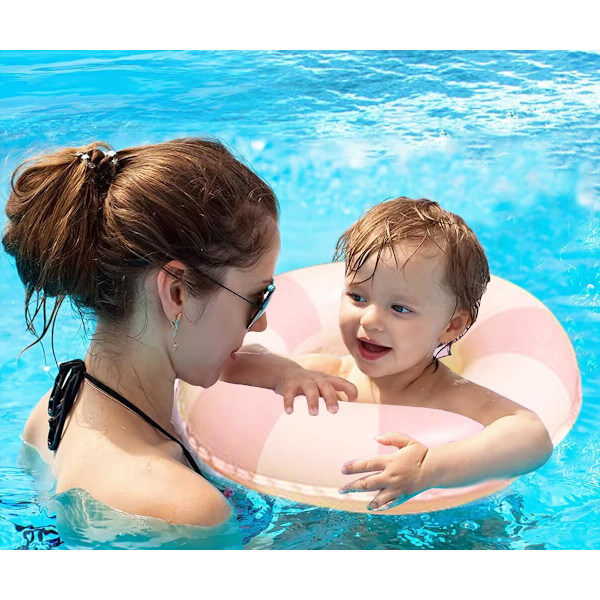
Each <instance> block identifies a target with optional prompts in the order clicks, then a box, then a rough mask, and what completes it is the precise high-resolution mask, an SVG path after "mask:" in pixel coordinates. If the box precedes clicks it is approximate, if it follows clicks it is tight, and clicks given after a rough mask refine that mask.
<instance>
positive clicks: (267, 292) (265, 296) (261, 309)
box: [202, 273, 276, 329]
mask: <svg viewBox="0 0 600 600" xmlns="http://www.w3.org/2000/svg"><path fill="white" fill-rule="evenodd" d="M202 275H203V276H204V277H206V279H210V280H211V281H212V282H213V283H216V284H217V285H218V286H221V287H222V288H223V289H225V290H227V291H228V292H231V293H232V294H235V295H236V296H237V297H238V298H241V299H242V300H245V301H246V302H248V304H252V306H254V307H255V308H256V311H255V312H253V313H252V315H251V316H250V321H248V325H247V326H246V329H250V327H252V325H254V323H256V321H258V320H259V319H260V318H261V317H262V316H263V314H264V313H265V310H267V304H269V301H270V300H271V296H272V295H273V292H274V291H275V289H276V288H275V284H274V283H272V282H271V283H270V284H269V285H268V286H267V287H266V288H265V289H264V290H263V291H262V292H261V298H260V299H259V300H249V299H248V298H246V297H244V296H242V295H241V294H238V293H237V292H234V291H233V290H230V289H229V288H228V287H227V286H226V285H223V284H222V283H219V282H218V281H217V280H216V279H213V278H212V277H209V276H208V275H207V274H206V273H202Z"/></svg>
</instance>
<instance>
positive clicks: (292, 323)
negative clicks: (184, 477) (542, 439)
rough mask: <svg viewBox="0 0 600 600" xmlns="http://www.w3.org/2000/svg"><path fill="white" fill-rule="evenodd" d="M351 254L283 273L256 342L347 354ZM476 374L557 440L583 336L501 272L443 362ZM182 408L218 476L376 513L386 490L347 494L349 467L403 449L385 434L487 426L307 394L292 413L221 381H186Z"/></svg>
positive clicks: (429, 495) (437, 501) (435, 502)
mask: <svg viewBox="0 0 600 600" xmlns="http://www.w3.org/2000/svg"><path fill="white" fill-rule="evenodd" d="M343 278H344V265H343V263H332V264H327V265H319V266H314V267H308V268H305V269H299V270H296V271H291V272H288V273H283V274H282V275H279V276H277V277H276V286H277V293H276V294H275V295H274V296H273V300H272V302H271V304H270V306H269V310H268V329H267V330H266V331H265V332H262V333H254V332H252V333H250V334H248V335H247V337H246V340H245V343H260V344H262V345H263V346H265V347H267V348H269V349H270V350H272V351H274V352H279V353H283V354H300V353H305V352H323V351H325V352H331V353H334V354H339V355H343V354H347V351H346V349H345V347H344V345H343V342H342V340H341V336H340V334H339V331H338V305H339V300H340V295H341V289H342V284H343ZM442 360H443V362H444V364H446V365H448V366H449V367H450V368H451V369H453V370H454V371H456V372H458V373H460V374H461V375H462V376H464V377H465V378H467V379H470V380H471V381H474V382H476V383H478V384H480V385H483V386H485V387H488V388H490V389H492V390H495V391H496V392H498V393H499V394H502V395H504V396H506V397H508V398H510V399H512V400H514V401H515V402H518V403H519V404H522V405H523V406H526V407H527V408H529V409H531V410H533V411H535V412H536V413H537V414H538V415H539V417H540V418H541V419H542V421H543V422H544V424H545V425H546V427H547V429H548V431H549V433H550V436H551V438H552V442H553V443H554V445H556V444H557V443H558V442H559V441H560V440H562V439H563V437H564V436H565V435H566V434H567V432H568V431H569V429H570V428H571V426H572V425H573V423H574V422H575V419H576V418H577V415H578V413H579V409H580V406H581V380H580V375H579V369H578V366H577V360H576V358H575V353H574V351H573V347H572V345H571V342H570V340H569V338H568V336H567V334H566V333H565V331H564V330H563V328H562V327H561V325H560V324H559V323H558V321H557V320H556V319H555V317H554V316H553V315H552V313H551V312H550V311H549V310H548V309H547V308H546V307H545V306H544V305H543V304H542V303H541V302H540V301H539V300H537V299H536V298H535V297H533V296H532V295H531V294H529V293H528V292H526V291H525V290H523V289H521V288H519V287H518V286H516V285H514V284H512V283H510V282H508V281H506V280H503V279H500V278H499V277H492V279H491V282H490V284H489V285H488V288H487V290H486V292H485V294H484V296H483V298H482V301H481V307H480V310H479V316H478V319H477V321H476V322H475V324H474V325H473V327H472V328H471V330H470V331H469V333H468V334H467V335H466V336H465V337H463V338H461V339H460V340H459V341H458V342H456V343H455V344H454V345H453V348H452V356H450V357H447V358H444V359H442ZM177 400H178V401H177V402H176V404H177V406H178V407H179V409H180V412H181V415H182V417H183V422H184V424H185V430H186V433H187V436H188V440H189V442H190V445H191V447H192V449H193V450H194V451H195V452H196V453H197V454H198V455H199V456H200V458H201V459H202V460H203V461H204V462H205V463H207V464H208V465H209V466H210V467H211V468H212V469H214V470H215V471H216V472H217V473H219V474H221V475H223V476H225V477H227V478H229V479H231V480H234V481H236V482H237V483H240V484H242V485H244V486H246V487H249V488H252V489H254V490H257V491H259V492H262V493H265V494H270V495H275V496H281V497H284V498H287V499H290V500H294V501H298V502H304V503H308V504H314V505H319V506H325V507H331V508H336V509H340V510H346V511H352V512H368V511H367V509H366V504H367V503H368V501H369V500H370V499H371V498H372V497H374V496H375V492H362V493H359V492H356V493H349V494H344V495H341V494H339V493H338V491H337V490H338V489H339V488H340V487H341V486H342V485H344V484H346V483H348V482H350V481H353V479H355V478H356V477H357V476H356V475H354V476H351V475H342V473H341V472H340V469H341V467H342V464H343V463H345V462H347V461H349V460H354V459H357V458H368V457H370V456H375V455H376V454H382V453H388V452H393V451H394V449H393V448H390V447H387V446H382V445H380V444H378V443H377V442H376V441H375V440H374V439H373V438H374V436H376V435H380V434H383V433H389V432H393V431H399V432H402V433H405V434H407V435H409V436H411V437H413V438H415V439H417V440H419V441H420V442H421V443H423V444H425V445H427V446H430V447H434V446H437V445H440V444H444V443H447V442H450V441H454V440H458V439H463V438H465V437H468V436H470V435H473V434H474V433H475V432H477V431H479V430H481V429H482V425H480V424H479V423H476V422H475V421H472V420H470V419H468V418H466V417H463V416H461V415H457V414H453V413H449V412H446V411H442V410H436V409H426V408H415V407H403V406H390V405H379V404H363V403H347V402H342V403H340V406H339V412H338V413H337V414H334V415H332V414H330V413H328V412H327V411H326V410H325V405H324V403H323V401H322V400H320V402H321V405H320V410H319V415H318V416H310V415H309V414H308V411H307V410H306V406H302V400H301V399H299V398H297V399H296V403H295V406H296V410H294V413H293V414H292V415H286V414H285V413H284V411H283V400H282V398H281V397H280V396H278V395H276V394H275V393H274V392H272V391H270V390H263V389H260V388H253V387H247V386H240V385H233V384H228V383H223V382H218V383H217V384H216V385H214V386H212V387H211V388H209V389H206V390H204V389H202V388H198V387H192V386H189V385H187V384H185V383H183V382H182V383H181V385H180V386H179V389H178V392H177ZM509 483H510V480H502V481H486V482H483V483H481V484H478V485H471V486H468V487H460V488H448V489H437V488H436V489H430V490H426V491H424V492H422V493H421V494H419V495H417V496H415V497H413V498H411V499H410V500H408V501H407V502H405V503H404V504H401V505H399V506H397V507H395V508H393V509H390V510H387V511H384V512H383V513H382V514H409V513H419V512H428V511H433V510H439V509H443V508H449V507H452V506H456V505H459V504H463V503H465V502H469V501H472V500H475V499H477V498H481V497H483V496H486V495H488V494H491V493H492V492H495V491H497V490H499V489H501V488H503V487H505V486H506V485H508V484H509Z"/></svg>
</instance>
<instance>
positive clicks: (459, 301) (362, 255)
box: [333, 197, 490, 335]
mask: <svg viewBox="0 0 600 600" xmlns="http://www.w3.org/2000/svg"><path fill="white" fill-rule="evenodd" d="M405 241H408V242H415V243H416V245H417V248H416V249H415V251H414V252H413V254H414V253H415V252H417V251H418V250H419V248H421V247H422V246H423V245H424V244H427V243H431V244H435V245H436V246H437V247H438V248H439V249H440V250H441V251H442V252H443V253H444V254H445V256H446V260H445V263H446V264H445V267H446V269H445V279H444V281H443V284H444V285H445V286H446V287H447V289H448V290H449V291H450V292H451V294H452V295H453V296H454V298H455V299H456V307H455V309H466V310H467V311H468V312H469V318H470V323H469V326H468V327H467V329H468V328H469V327H470V326H471V325H472V324H473V323H474V322H475V320H476V319H477V313H478V311H479V303H480V301H481V297H482V296H483V293H484V292H485V289H486V287H487V284H488V283H489V281H490V271H489V267H488V262H487V258H486V256H485V252H484V250H483V248H482V246H481V244H480V243H479V240H478V239H477V236H476V235H475V234H474V233H473V231H472V229H471V228H470V227H469V226H468V225H467V224H466V223H465V222H464V220H463V219H462V218H461V217H459V216H458V215H456V214H454V213H451V212H448V211H447V210H444V209H443V208H442V207H441V206H440V205H439V204H438V203H437V202H432V201H431V200H425V199H420V200H411V199H410V198H405V197H400V198H395V199H394V200H388V201H386V202H382V203H381V204H377V205H376V206H374V207H373V208H371V209H370V210H369V211H368V212H367V213H366V214H364V215H363V216H362V217H361V218H360V219H359V220H358V221H357V222H356V223H354V225H352V226H351V227H350V228H349V229H348V230H346V231H345V232H344V233H343V234H342V236H341V237H340V238H339V240H338V242H337V245H336V249H335V254H334V257H333V260H345V262H346V276H348V275H349V274H350V273H356V272H357V271H358V270H359V269H360V267H361V266H362V265H363V264H364V263H365V261H366V260H368V258H369V257H370V256H371V255H372V254H374V253H377V261H376V263H375V269H377V264H378V262H379V259H380V256H381V252H382V251H383V249H384V248H386V247H389V248H390V249H391V251H392V253H394V248H393V244H395V243H397V242H405ZM411 256H412V254H411ZM395 257H396V255H395V253H394V258H395ZM409 260H410V257H409ZM407 262H408V261H407ZM374 274H375V270H374V271H373V274H372V275H371V277H372V276H373V275H374ZM465 333H466V331H465ZM463 335H464V333H463Z"/></svg>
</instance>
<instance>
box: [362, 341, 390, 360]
mask: <svg viewBox="0 0 600 600" xmlns="http://www.w3.org/2000/svg"><path fill="white" fill-rule="evenodd" d="M357 339H358V351H359V352H360V355H361V356H362V357H363V358H365V359H367V360H377V359H378V358H381V357H382V356H384V355H385V354H387V353H388V352H389V351H390V350H391V348H388V347H387V346H382V345H381V344H376V343H374V342H373V341H366V340H361V339H360V338H357Z"/></svg>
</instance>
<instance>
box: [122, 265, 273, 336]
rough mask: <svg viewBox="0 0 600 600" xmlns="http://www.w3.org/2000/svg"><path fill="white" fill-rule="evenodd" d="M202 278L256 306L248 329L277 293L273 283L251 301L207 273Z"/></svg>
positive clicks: (247, 327) (261, 314)
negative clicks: (259, 296)
mask: <svg viewBox="0 0 600 600" xmlns="http://www.w3.org/2000/svg"><path fill="white" fill-rule="evenodd" d="M127 262H129V264H131V265H134V266H136V267H141V266H147V265H150V264H152V263H151V262H150V261H149V260H147V259H145V258H137V259H133V260H129V261H127ZM202 276H203V277H206V279H209V280H210V281H212V282H213V283H216V284H217V285H218V286H220V287H222V288H223V289H226V290H227V291H228V292H231V293H232V294H235V295H236V296H237V297H238V298H241V299H242V300H245V301H246V302H248V304H252V306H254V307H255V308H256V310H255V311H254V312H253V313H252V315H251V317H250V321H249V322H248V325H247V326H246V329H250V327H252V325H254V323H256V321H258V320H259V319H260V318H261V317H262V316H263V314H264V312H265V310H267V304H269V301H270V300H271V296H272V295H273V292H274V291H275V284H274V283H273V282H271V283H270V284H269V285H268V286H267V287H266V288H265V289H264V290H263V291H262V292H261V295H262V297H261V298H260V299H259V300H249V299H248V298H245V297H244V296H242V295H241V294H238V293H237V292H234V291H233V290H230V289H229V288H228V287H227V286H226V285H223V284H222V283H220V282H218V281H217V280H216V279H213V278H212V277H209V276H208V275H207V274H206V273H202Z"/></svg>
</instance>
